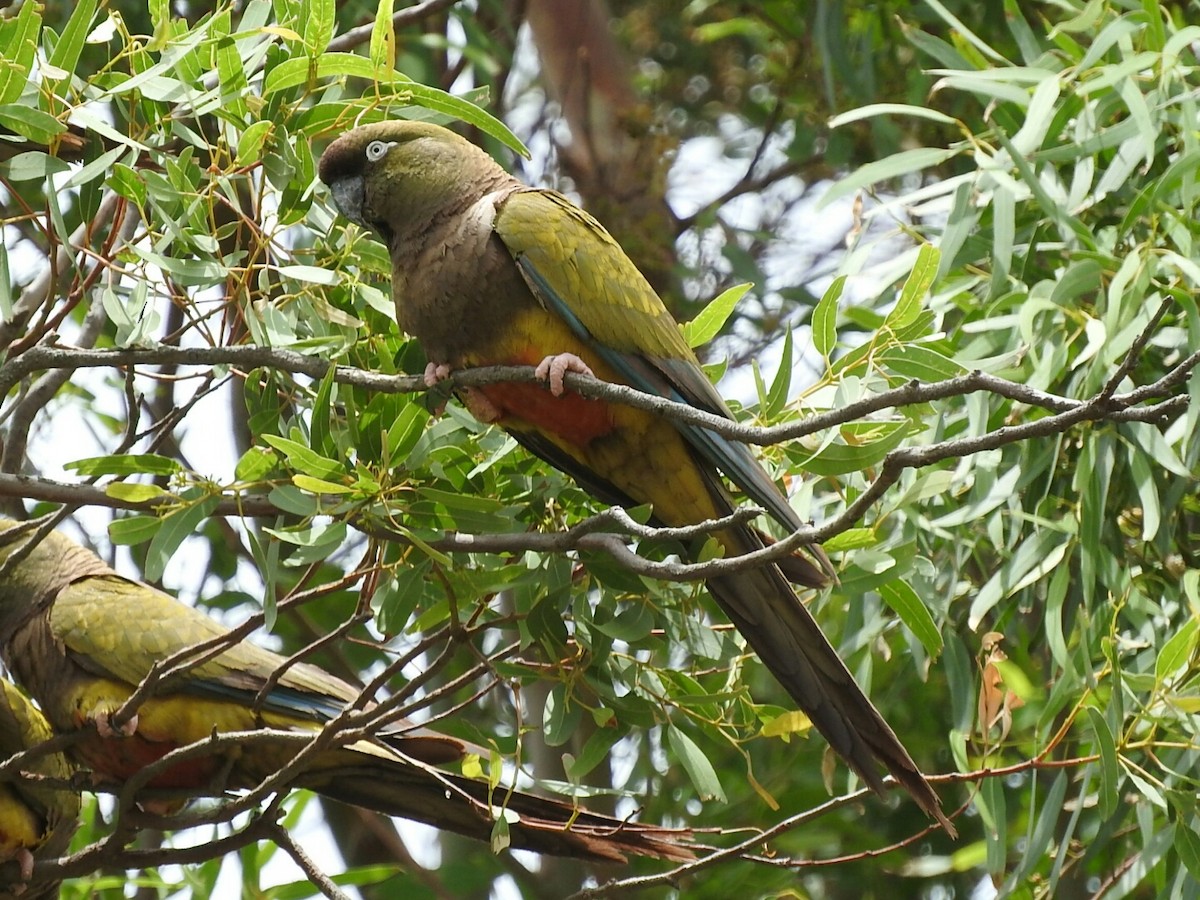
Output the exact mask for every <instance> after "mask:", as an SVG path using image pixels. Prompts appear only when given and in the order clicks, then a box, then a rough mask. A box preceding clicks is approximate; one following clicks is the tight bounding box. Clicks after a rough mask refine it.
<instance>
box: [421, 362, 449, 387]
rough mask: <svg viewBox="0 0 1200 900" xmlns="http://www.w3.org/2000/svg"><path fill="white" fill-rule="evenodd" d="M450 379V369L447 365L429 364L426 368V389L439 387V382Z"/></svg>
mask: <svg viewBox="0 0 1200 900" xmlns="http://www.w3.org/2000/svg"><path fill="white" fill-rule="evenodd" d="M449 377H450V367H449V366H448V365H446V364H445V363H432V362H431V363H429V364H428V365H426V366H425V387H437V385H438V382H439V381H445V380H446V379H447V378H449Z"/></svg>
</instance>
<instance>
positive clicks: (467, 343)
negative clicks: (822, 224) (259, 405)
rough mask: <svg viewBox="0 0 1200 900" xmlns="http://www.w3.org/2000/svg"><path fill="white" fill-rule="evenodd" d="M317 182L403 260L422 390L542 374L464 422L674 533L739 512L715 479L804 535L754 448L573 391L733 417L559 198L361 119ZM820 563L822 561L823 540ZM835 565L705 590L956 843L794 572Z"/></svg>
mask: <svg viewBox="0 0 1200 900" xmlns="http://www.w3.org/2000/svg"><path fill="white" fill-rule="evenodd" d="M319 174H320V178H321V180H322V181H323V182H324V183H325V184H327V185H328V186H329V188H330V191H331V193H332V195H333V199H334V202H335V203H336V204H337V207H338V209H339V210H340V211H341V213H342V214H343V215H344V216H346V218H348V219H350V220H351V221H353V222H356V223H358V224H359V225H362V226H363V227H365V228H369V229H371V230H372V231H374V232H375V233H376V234H378V235H379V237H380V238H381V239H382V240H383V241H384V243H385V244H386V245H387V247H388V249H389V251H390V253H391V259H392V293H393V296H394V299H395V303H396V315H397V320H398V322H399V324H400V327H401V328H402V329H403V330H404V331H406V332H408V333H409V334H411V335H413V336H415V337H416V338H417V339H418V340H419V341H420V342H421V344H422V346H423V348H424V350H425V353H426V355H427V357H428V358H429V361H430V365H429V368H428V369H427V371H426V381H427V382H428V383H430V384H433V383H435V382H436V381H437V380H438V379H440V378H443V377H445V376H446V375H447V374H448V373H449V372H450V371H451V370H453V369H456V368H462V367H470V366H486V365H533V366H536V367H538V372H539V374H541V375H542V376H543V377H544V378H546V379H547V382H548V384H547V386H546V387H542V386H538V385H531V384H497V385H489V386H486V387H477V388H469V389H467V390H464V391H462V392H461V393H460V396H461V397H462V399H463V400H464V402H465V403H466V405H467V407H468V408H469V409H470V410H471V412H472V413H473V414H474V415H475V416H476V418H479V419H481V420H483V421H486V422H495V423H497V424H499V425H501V426H502V427H503V428H505V429H506V430H507V431H508V432H509V433H510V434H512V435H513V436H514V437H515V438H516V439H517V440H518V441H519V442H520V443H522V444H523V445H524V446H525V447H526V448H528V449H529V450H531V451H532V452H533V453H535V454H537V455H538V456H540V457H542V458H543V459H545V460H546V461H548V462H549V463H551V464H552V465H555V466H557V467H559V468H560V469H562V470H564V471H565V472H567V473H568V474H570V475H571V476H573V477H574V478H575V479H576V480H577V481H578V482H579V483H580V484H581V485H582V486H583V487H584V488H586V489H587V490H588V491H590V492H591V493H593V494H594V495H596V496H597V497H599V498H600V499H602V500H604V501H605V502H608V503H615V504H621V505H639V504H643V503H650V504H653V510H654V516H655V517H656V519H657V520H658V521H659V522H661V523H663V524H666V525H671V526H682V525H688V524H694V523H698V522H702V521H705V520H709V519H714V518H719V517H723V516H727V515H729V514H730V513H731V512H732V511H733V503H732V500H731V497H730V495H729V492H728V491H727V490H726V488H725V486H724V484H723V483H722V481H721V478H720V475H719V473H724V474H725V475H726V476H727V477H728V478H730V479H731V480H732V481H733V482H735V483H736V484H737V485H738V486H739V487H741V488H742V490H744V491H745V492H746V493H747V494H748V495H749V496H750V497H751V498H752V499H753V500H754V501H756V502H757V503H759V504H760V505H762V507H763V508H764V509H766V510H767V511H768V512H769V513H770V514H771V515H772V516H773V517H774V518H775V519H777V520H778V521H779V522H780V523H782V524H783V526H784V527H786V528H788V529H790V530H794V529H796V528H799V527H800V526H801V522H800V520H799V517H798V516H797V514H796V513H795V511H794V510H793V509H792V507H791V506H790V505H789V503H788V501H787V499H786V497H785V496H784V495H783V494H782V492H781V491H780V490H779V488H778V487H777V486H776V485H775V483H774V482H773V481H772V480H771V478H770V477H769V476H768V475H767V473H766V472H765V471H764V470H763V468H762V467H761V465H760V464H759V463H758V461H757V460H756V458H755V457H754V454H753V453H752V452H751V451H750V450H749V448H748V447H746V445H744V444H742V443H739V442H736V441H730V440H727V439H725V438H723V437H721V436H720V435H717V434H715V433H714V432H712V431H709V430H706V429H704V428H701V427H698V426H692V425H681V424H678V423H673V422H670V421H668V420H666V419H664V418H662V417H659V416H656V415H654V414H651V413H648V412H644V411H642V410H638V409H633V408H631V407H628V406H624V405H621V404H616V403H609V402H604V401H601V400H589V399H585V398H584V397H582V396H580V395H578V394H575V393H573V392H571V391H568V390H564V384H563V380H564V376H565V374H566V373H567V372H569V371H576V372H590V373H593V374H595V376H596V377H598V378H600V379H602V380H604V381H609V382H614V383H617V384H627V385H630V386H632V387H634V388H637V389H638V390H641V391H645V392H647V393H651V394H658V395H660V396H663V397H667V398H670V399H672V400H676V401H683V402H686V403H689V404H692V405H693V406H696V407H698V408H700V409H703V410H706V411H708V412H710V413H715V414H717V415H721V416H729V415H730V413H729V409H728V407H727V406H726V405H725V403H724V401H723V400H722V399H721V397H720V395H719V394H718V393H717V392H716V390H715V389H714V388H713V386H712V384H711V383H710V382H709V381H708V379H707V378H706V377H705V376H704V373H703V372H702V371H701V369H700V366H699V364H698V362H697V360H696V357H695V355H694V354H693V353H692V351H691V349H690V348H689V347H688V345H687V343H686V342H685V341H684V339H683V337H682V335H681V333H680V331H679V327H678V325H677V324H676V322H675V321H674V320H673V319H672V317H671V315H670V313H669V312H668V311H667V309H666V307H665V306H664V305H663V303H662V301H661V300H660V299H659V297H658V296H657V294H655V292H654V290H653V288H651V287H650V285H649V283H647V281H646V280H645V278H643V277H642V275H641V274H640V273H639V272H638V270H637V268H636V267H635V266H634V265H633V263H632V262H631V261H630V260H629V258H628V257H627V256H626V255H625V253H624V251H622V249H621V248H620V246H618V245H617V243H616V242H615V241H614V240H613V239H612V237H610V236H609V234H608V232H607V231H605V230H604V228H603V226H601V225H600V223H599V222H597V221H596V220H595V219H594V218H592V217H591V216H590V215H588V214H587V213H586V212H584V211H583V210H581V209H579V208H578V207H577V206H575V205H574V204H572V203H571V202H570V201H569V200H568V199H567V198H566V197H564V196H562V195H561V194H558V193H556V192H554V191H549V190H539V189H534V188H530V187H527V186H526V185H523V184H521V183H520V182H519V181H517V180H516V179H515V178H513V176H511V175H510V174H509V173H508V172H506V171H505V170H504V169H503V168H501V167H500V166H499V165H497V163H496V162H495V161H494V160H493V159H492V158H491V157H490V156H488V155H487V154H486V153H484V152H483V151H482V150H480V149H479V148H478V147H476V146H474V145H473V144H471V143H470V142H469V141H467V140H465V139H463V138H462V137H459V136H458V135H456V134H454V133H453V132H451V131H449V130H448V129H445V128H442V127H440V126H437V125H432V124H428V123H419V122H405V121H389V122H381V123H378V124H372V125H364V126H361V127H358V128H355V129H353V130H351V131H349V132H347V133H345V134H343V135H341V136H340V137H339V138H337V139H336V140H335V141H334V142H333V143H332V144H330V145H329V147H328V148H327V149H326V150H325V152H324V154H323V155H322V157H321V162H320V169H319ZM717 537H718V539H719V540H720V542H721V544H722V545H723V546H724V548H725V554H726V556H729V557H733V556H740V555H742V554H745V553H748V552H750V551H753V550H757V549H759V548H761V547H762V546H763V539H762V537H761V536H760V534H759V533H758V532H756V531H755V530H754V529H753V528H751V527H745V526H738V527H731V528H726V529H725V530H723V531H721V532H719V534H718V535H717ZM811 551H812V556H813V557H815V558H816V559H817V560H819V561H820V562H821V563H824V564H825V565H827V562H826V561H825V557H824V554H823V553H821V551H820V548H811ZM823 568H824V566H823V565H818V564H816V563H814V562H813V560H812V559H809V558H805V557H803V556H800V555H796V556H793V557H791V558H789V559H787V560H785V561H784V562H783V563H781V564H775V565H765V566H762V567H759V568H754V569H749V570H746V571H742V572H738V573H736V574H730V575H722V576H720V577H717V578H712V579H710V580H709V581H708V589H709V591H710V592H711V593H712V596H713V597H714V598H715V599H716V601H717V603H718V604H719V605H720V607H721V608H722V610H724V612H725V614H726V615H728V616H729V618H730V620H731V621H732V622H733V624H734V625H735V626H736V627H737V629H738V631H740V632H741V634H742V635H743V637H745V639H746V641H747V642H748V643H749V644H750V646H751V647H753V648H754V650H755V652H757V654H758V655H759V657H760V658H761V659H762V661H763V662H764V663H765V664H766V666H767V668H768V669H770V670H771V672H772V673H774V675H775V677H776V678H777V679H779V681H780V682H781V683H782V684H783V686H784V688H786V690H787V691H788V693H789V694H790V695H791V696H792V698H793V699H794V700H795V701H796V703H797V704H799V706H800V708H801V709H802V710H804V712H805V713H807V714H808V716H809V718H810V719H811V720H812V721H813V723H814V724H815V725H816V727H817V728H818V729H819V730H820V732H821V733H822V734H823V735H824V736H825V738H826V739H827V740H828V741H829V743H830V745H831V746H832V747H833V749H834V750H835V751H837V753H838V754H839V755H841V756H842V758H843V759H845V760H846V761H847V762H848V763H849V764H850V766H851V767H852V768H853V769H854V770H855V771H856V772H858V773H859V775H861V776H862V778H863V779H864V780H865V781H866V782H867V783H868V784H869V785H871V786H872V787H873V788H874V789H876V790H877V791H881V790H882V788H883V784H882V781H881V779H880V775H879V770H878V768H877V764H876V761H878V762H879V763H882V764H883V766H884V767H885V768H886V769H887V770H888V771H889V772H890V773H891V774H892V775H893V776H895V778H896V780H897V781H899V782H900V783H901V784H902V785H903V786H904V787H905V788H906V789H907V790H908V791H909V793H911V794H912V796H913V797H914V798H915V799H916V801H917V803H918V804H920V806H921V808H922V809H924V810H925V811H926V812H927V813H928V814H930V815H932V816H934V817H936V818H937V819H938V821H940V822H941V823H942V824H943V825H944V826H945V827H946V829H947V831H949V832H950V833H953V832H954V829H953V827H952V826H951V824H950V822H949V821H948V820H947V819H946V817H945V816H944V815H943V814H942V812H941V808H940V804H939V801H938V798H937V795H936V794H935V793H934V791H933V790H932V789H931V788H930V786H929V784H928V782H926V780H925V778H924V776H923V775H922V774H921V772H920V770H919V769H918V768H917V766H916V764H915V763H914V762H913V760H912V758H911V757H910V756H909V754H908V752H907V751H906V750H905V749H904V747H903V745H902V744H901V743H900V741H899V740H898V739H897V738H896V735H895V734H894V733H893V732H892V729H891V728H890V727H889V726H888V724H887V723H886V722H885V721H884V719H883V717H882V716H880V714H879V713H878V711H877V710H876V709H875V707H874V706H873V705H872V704H871V702H870V700H869V699H867V697H866V696H865V695H864V694H863V692H862V690H861V689H860V688H859V686H858V685H857V684H856V683H855V681H854V679H853V677H852V676H851V675H850V673H849V671H848V670H847V668H846V666H845V664H844V663H843V662H842V660H841V659H840V658H839V657H838V655H837V653H836V651H835V650H834V649H833V647H832V646H830V644H829V642H828V641H827V640H826V638H825V636H824V635H823V634H822V633H821V631H820V629H819V628H818V627H817V623H816V622H815V621H814V619H813V617H812V615H811V614H810V613H809V611H808V609H807V608H806V607H805V606H804V604H803V603H801V602H800V600H799V599H798V598H797V596H796V594H795V593H794V591H793V589H792V587H791V585H790V584H789V580H790V581H792V582H796V583H799V584H803V585H808V586H813V587H817V586H820V585H822V584H823V583H824V582H825V580H826V575H825V572H824V571H823Z"/></svg>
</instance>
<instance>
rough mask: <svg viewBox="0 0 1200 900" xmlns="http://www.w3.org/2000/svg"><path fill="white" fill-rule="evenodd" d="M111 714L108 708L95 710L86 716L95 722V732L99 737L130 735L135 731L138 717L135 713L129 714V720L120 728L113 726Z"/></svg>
mask: <svg viewBox="0 0 1200 900" xmlns="http://www.w3.org/2000/svg"><path fill="white" fill-rule="evenodd" d="M112 716H113V714H112V711H110V710H97V711H96V712H93V713H92V714H91V715H90V716H88V718H90V719H91V720H92V721H93V722H95V723H96V733H97V734H99V735H100V737H103V738H114V737H131V736H132V735H134V734H136V733H137V727H138V717H137V715H136V714H134V715H132V716H130V717H129V721H127V722H126V723H125V724H124V725H122V726H121V727H120V728H113V724H112Z"/></svg>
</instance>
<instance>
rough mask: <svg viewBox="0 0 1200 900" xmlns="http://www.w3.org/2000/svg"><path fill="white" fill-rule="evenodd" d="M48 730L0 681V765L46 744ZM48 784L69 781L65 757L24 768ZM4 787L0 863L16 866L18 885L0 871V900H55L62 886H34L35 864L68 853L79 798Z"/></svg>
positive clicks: (24, 783) (30, 785) (18, 785)
mask: <svg viewBox="0 0 1200 900" xmlns="http://www.w3.org/2000/svg"><path fill="white" fill-rule="evenodd" d="M51 736H52V735H51V732H50V725H49V723H47V722H46V720H45V718H43V717H42V714H41V713H40V712H38V710H37V708H36V707H35V706H34V705H33V704H32V703H30V702H29V699H28V698H27V697H26V696H25V695H24V694H22V693H21V692H20V691H19V690H18V689H17V687H16V685H14V684H12V683H11V682H8V681H0V762H3V761H4V760H6V759H8V758H10V757H12V756H14V755H15V754H17V753H20V752H22V751H24V750H30V749H32V748H33V747H36V746H37V745H38V744H42V743H45V742H46V741H47V740H49V739H50V737H51ZM21 769H22V770H23V771H26V772H33V773H35V774H38V775H44V776H47V777H50V778H56V779H60V780H64V781H65V780H66V779H68V778H69V777H70V775H71V767H70V766H69V765H68V764H67V761H66V760H65V759H64V758H63V757H62V755H61V754H58V753H51V754H48V755H46V756H40V757H37V758H36V759H34V760H32V761H30V762H29V763H27V764H26V765H23V766H21ZM11 776H12V777H13V780H8V781H0V862H8V861H10V860H15V861H16V862H17V864H18V872H19V876H20V879H19V880H10V879H9V878H8V877H7V876H8V875H9V874H10V873H9V870H8V867H3V868H0V900H8V898H12V897H16V896H17V895H20V896H21V897H22V898H24V900H30V898H37V897H57V896H58V882H57V881H50V882H40V881H31V880H30V879H31V878H32V877H33V863H34V860H35V858H40V859H57V858H58V857H60V856H62V855H63V854H64V853H66V851H67V846H68V845H69V844H70V843H71V835H72V834H73V833H74V832H75V827H76V826H77V825H78V824H79V794H78V793H77V792H75V791H71V790H66V789H65V788H61V787H60V788H55V787H50V786H48V785H44V784H38V783H37V782H35V781H31V780H28V779H23V778H22V777H21V776H20V775H19V774H18V773H15V772H14V773H11Z"/></svg>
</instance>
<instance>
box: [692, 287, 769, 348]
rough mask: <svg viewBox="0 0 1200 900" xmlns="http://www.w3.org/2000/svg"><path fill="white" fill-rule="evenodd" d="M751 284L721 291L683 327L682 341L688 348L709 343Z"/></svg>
mask: <svg viewBox="0 0 1200 900" xmlns="http://www.w3.org/2000/svg"><path fill="white" fill-rule="evenodd" d="M752 287H754V285H753V284H751V283H749V282H747V283H746V284H735V285H734V286H733V287H731V288H729V289H728V290H724V291H722V292H721V293H720V294H719V295H718V296H717V297H715V298H714V299H713V300H712V301H711V302H709V304H708V305H707V306H705V307H704V309H702V310H701V311H700V313H699V315H697V316H696V317H695V318H694V319H692V321H690V322H688V323H686V324H685V325H684V326H683V339H684V340H685V341H687V344H688V346H689V347H699V346H701V345H703V344H707V343H708V342H709V341H711V340H712V339H713V338H714V337H716V336H717V334H718V333H719V332H720V330H721V329H722V328H723V327H724V326H725V323H726V322H727V321H728V320H729V317H730V316H731V315H733V311H734V309H736V308H737V305H738V302H739V301H740V300H741V299H742V298H743V297H744V296H746V292H747V291H749V290H750V288H752Z"/></svg>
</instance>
